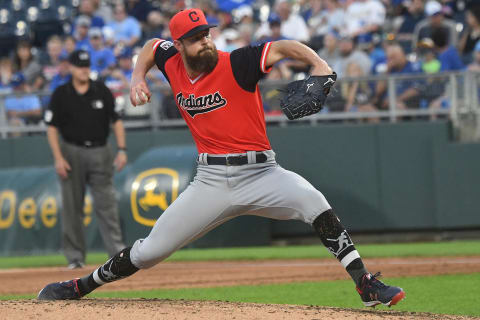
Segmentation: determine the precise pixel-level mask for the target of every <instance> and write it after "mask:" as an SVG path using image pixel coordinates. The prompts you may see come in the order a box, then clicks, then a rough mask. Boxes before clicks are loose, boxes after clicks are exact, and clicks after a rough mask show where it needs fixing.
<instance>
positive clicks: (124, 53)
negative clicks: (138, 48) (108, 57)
mask: <svg viewBox="0 0 480 320" xmlns="http://www.w3.org/2000/svg"><path fill="white" fill-rule="evenodd" d="M131 57H132V49H130V48H129V47H123V48H122V50H120V52H119V53H118V55H117V59H122V58H131Z"/></svg>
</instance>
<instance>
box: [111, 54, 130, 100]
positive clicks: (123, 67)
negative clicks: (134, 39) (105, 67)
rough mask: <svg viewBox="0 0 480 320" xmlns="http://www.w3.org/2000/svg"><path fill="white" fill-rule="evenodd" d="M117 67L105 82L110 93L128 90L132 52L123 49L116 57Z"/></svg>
mask: <svg viewBox="0 0 480 320" xmlns="http://www.w3.org/2000/svg"><path fill="white" fill-rule="evenodd" d="M117 61H118V67H117V68H115V69H114V70H113V71H112V73H111V74H110V76H109V77H108V78H107V80H106V81H105V84H106V85H107V86H108V87H109V88H110V89H111V90H112V91H121V90H126V89H128V88H129V85H130V80H131V79H132V73H133V63H132V50H131V49H130V48H128V47H123V48H122V49H121V50H120V52H119V54H118V55H117Z"/></svg>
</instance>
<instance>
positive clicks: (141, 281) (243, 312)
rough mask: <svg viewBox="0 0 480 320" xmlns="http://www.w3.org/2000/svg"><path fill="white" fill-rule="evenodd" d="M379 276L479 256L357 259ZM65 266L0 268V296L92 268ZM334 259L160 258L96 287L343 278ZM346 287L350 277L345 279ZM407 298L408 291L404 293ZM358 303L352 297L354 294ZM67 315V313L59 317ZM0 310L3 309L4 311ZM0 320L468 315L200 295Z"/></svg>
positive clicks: (34, 309) (36, 304)
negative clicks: (146, 267)
mask: <svg viewBox="0 0 480 320" xmlns="http://www.w3.org/2000/svg"><path fill="white" fill-rule="evenodd" d="M365 262H366V264H367V266H368V267H369V269H370V270H371V271H372V272H375V271H377V270H381V271H382V274H383V275H384V276H385V278H390V277H401V276H415V275H439V274H453V273H455V274H458V273H473V272H480V257H429V258H401V259H400V258H398V259H397V258H396V259H365ZM94 268H95V267H94V266H88V267H86V268H84V269H80V270H68V269H66V268H61V267H57V268H35V269H7V270H1V271H0V283H1V286H0V295H15V294H36V293H37V292H38V291H39V290H40V289H41V288H42V287H43V286H45V284H47V283H50V282H55V281H63V280H69V279H72V278H75V277H80V276H83V275H85V274H88V273H89V272H91V271H93V270H94ZM347 277H348V276H347V274H346V272H345V270H344V269H343V268H342V267H341V266H340V265H339V264H338V262H336V261H335V260H334V259H316V260H264V261H228V262H225V261H222V262H217V261H215V262H164V263H161V264H159V265H157V266H155V267H154V268H152V269H149V270H142V271H141V272H138V273H136V274H135V275H133V276H132V277H130V278H128V279H124V280H121V281H118V282H114V283H111V284H108V285H106V286H103V287H101V288H99V289H98V291H125V290H147V289H157V288H190V287H216V286H231V285H246V284H250V285H252V284H267V283H287V282H305V281H325V280H340V279H347ZM352 290H354V288H353V284H352ZM407 297H408V292H407ZM359 303H360V301H359ZM67 315H68V316H67ZM4 316H6V317H5V318H4ZM0 318H1V319H22V320H25V319H66V318H68V319H92V320H93V319H115V320H123V319H473V318H468V317H455V316H445V315H432V314H418V313H404V312H390V311H371V310H347V309H337V308H323V307H307V306H291V305H264V304H246V303H227V302H215V301H211V302H206V301H182V300H180V301H174V300H144V299H134V300H125V299H84V300H81V301H70V302H40V301H35V300H16V301H1V302H0Z"/></svg>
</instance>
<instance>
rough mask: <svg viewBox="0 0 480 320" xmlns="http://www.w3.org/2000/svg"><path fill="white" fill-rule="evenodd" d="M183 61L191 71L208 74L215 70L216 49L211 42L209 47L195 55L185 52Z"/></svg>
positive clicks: (216, 60)
mask: <svg viewBox="0 0 480 320" xmlns="http://www.w3.org/2000/svg"><path fill="white" fill-rule="evenodd" d="M185 60H186V62H187V64H188V66H189V67H190V68H191V69H192V70H193V71H196V72H200V73H201V72H205V73H209V72H211V71H213V69H215V66H216V65H217V62H218V52H217V47H216V46H215V44H214V43H213V42H212V43H211V45H207V46H205V47H204V48H202V49H201V50H200V51H198V52H197V53H196V54H191V53H190V52H188V50H185Z"/></svg>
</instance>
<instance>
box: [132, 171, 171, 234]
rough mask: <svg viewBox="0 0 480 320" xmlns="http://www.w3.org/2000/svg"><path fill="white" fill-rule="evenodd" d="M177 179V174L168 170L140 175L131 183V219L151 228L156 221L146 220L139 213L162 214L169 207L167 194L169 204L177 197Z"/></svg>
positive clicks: (146, 172)
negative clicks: (152, 212) (169, 196)
mask: <svg viewBox="0 0 480 320" xmlns="http://www.w3.org/2000/svg"><path fill="white" fill-rule="evenodd" d="M178 177H179V175H178V172H177V171H176V170H173V169H170V168H154V169H150V170H146V171H144V172H142V173H140V174H139V175H138V176H137V177H136V178H135V180H134V181H133V183H132V191H131V193H130V206H131V209H132V215H133V219H134V220H135V221H137V222H138V223H140V224H142V225H144V226H149V227H153V225H154V224H155V222H156V221H157V219H151V218H146V217H144V216H142V214H141V212H148V211H150V210H153V209H155V210H157V211H159V215H160V214H162V213H163V212H164V211H165V210H166V209H167V207H168V206H169V201H168V199H167V193H168V192H170V193H171V198H170V204H171V203H172V202H173V201H175V199H176V198H177V197H178V185H179V181H178V180H179V178H178ZM170 180H171V181H170ZM167 186H168V187H167Z"/></svg>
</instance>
